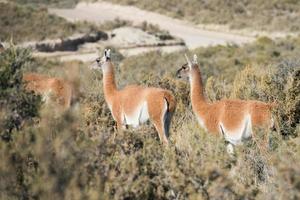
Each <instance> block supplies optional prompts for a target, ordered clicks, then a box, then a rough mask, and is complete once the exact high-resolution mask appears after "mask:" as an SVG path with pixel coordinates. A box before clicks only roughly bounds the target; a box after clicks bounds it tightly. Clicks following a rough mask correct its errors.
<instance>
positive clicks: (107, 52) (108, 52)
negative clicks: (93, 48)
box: [105, 49, 110, 60]
mask: <svg viewBox="0 0 300 200" xmlns="http://www.w3.org/2000/svg"><path fill="white" fill-rule="evenodd" d="M105 57H106V59H107V60H108V59H110V49H108V50H107V51H106V56H105Z"/></svg>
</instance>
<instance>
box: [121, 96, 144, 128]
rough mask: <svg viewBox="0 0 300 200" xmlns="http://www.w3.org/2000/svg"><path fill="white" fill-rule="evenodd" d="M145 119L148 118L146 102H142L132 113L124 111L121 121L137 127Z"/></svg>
mask: <svg viewBox="0 0 300 200" xmlns="http://www.w3.org/2000/svg"><path fill="white" fill-rule="evenodd" d="M147 120H149V112H148V106H147V102H143V103H142V104H141V105H140V106H138V107H137V108H136V110H135V111H134V112H133V113H131V114H127V113H124V120H123V123H124V124H126V125H131V126H133V127H138V126H139V125H140V124H141V123H144V122H146V121H147Z"/></svg>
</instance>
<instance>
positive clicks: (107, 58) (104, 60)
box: [96, 49, 110, 71]
mask: <svg viewBox="0 0 300 200" xmlns="http://www.w3.org/2000/svg"><path fill="white" fill-rule="evenodd" d="M96 62H97V66H98V67H100V68H101V69H102V70H103V71H106V68H107V67H108V65H107V64H108V63H110V49H105V50H104V55H103V56H102V58H100V57H99V58H97V59H96Z"/></svg>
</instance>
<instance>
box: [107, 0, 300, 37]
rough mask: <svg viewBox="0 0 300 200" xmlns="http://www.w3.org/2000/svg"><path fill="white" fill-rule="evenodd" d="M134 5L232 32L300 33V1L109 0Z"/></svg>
mask: <svg viewBox="0 0 300 200" xmlns="http://www.w3.org/2000/svg"><path fill="white" fill-rule="evenodd" d="M109 2H115V3H118V4H120V3H122V4H126V5H133V6H137V7H140V8H142V9H145V10H151V11H155V12H159V13H162V14H167V15H169V16H172V17H176V18H181V19H186V20H188V21H192V22H194V23H200V24H218V25H228V26H230V28H232V29H243V28H250V29H252V30H259V31H260V30H264V31H286V32H289V31H291V32H299V31H300V25H299V21H300V1H297V0H274V1H273V0H272V1H261V0H251V1H239V0H231V1H223V0H210V1H205V0H201V1H198V0H192V1H191V0H183V1H182V0H173V1H160V0H154V1H152V0H151V1H150V0H112V1H111V0H109Z"/></svg>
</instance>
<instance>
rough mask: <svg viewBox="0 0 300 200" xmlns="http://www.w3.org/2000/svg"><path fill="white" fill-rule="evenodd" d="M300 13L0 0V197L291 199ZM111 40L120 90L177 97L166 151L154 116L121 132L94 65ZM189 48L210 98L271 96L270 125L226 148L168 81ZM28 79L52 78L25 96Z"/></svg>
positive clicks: (251, 6) (299, 129) (179, 82)
mask: <svg viewBox="0 0 300 200" xmlns="http://www.w3.org/2000/svg"><path fill="white" fill-rule="evenodd" d="M299 10H300V4H299V1H294V0H276V1H270V2H269V1H268V2H267V1H259V0H253V1H238V0H232V1H221V0H212V1H203V0H201V1H198V0H183V1H179V0H174V1H159V0H152V1H149V0H138V1H137V0H112V1H93V0H82V1H80V0H61V1H57V0H39V1H37V0H12V1H0V27H1V28H0V42H1V44H2V46H1V47H0V136H1V139H0V158H1V163H0V199H100V200H102V199H118V200H119V199H127V200H128V199H149V200H150V199H172V200H173V199H174V200H175V199H182V200H183V199H197V200H198V199H216V200H219V199H226V200H227V199H264V200H265V199H270V200H271V199H272V200H273V199H299V198H300V187H299V185H300V169H299V166H300V137H299V134H300V60H299V55H300V35H299V30H300V24H299V23H298V22H297V20H298V19H300V14H299ZM108 48H109V49H111V60H112V63H113V64H114V67H115V80H116V83H117V85H118V88H120V89H121V88H124V87H125V86H127V85H129V84H139V85H143V86H151V87H160V88H164V89H168V90H170V91H171V92H172V94H174V97H175V99H176V101H177V107H176V111H175V114H174V116H173V119H172V123H171V128H170V137H169V140H170V144H169V145H168V146H166V145H163V144H162V143H161V142H160V140H159V137H158V135H157V133H156V129H155V127H154V126H153V125H152V123H149V122H146V123H145V124H143V125H141V126H139V127H138V128H133V127H130V126H129V127H127V129H126V130H124V131H123V132H118V131H117V129H116V122H115V121H114V119H113V117H112V114H111V112H110V109H109V106H108V105H107V103H106V102H105V99H104V91H103V90H104V89H103V73H102V70H101V68H100V67H97V64H96V59H97V58H99V56H103V54H104V49H108ZM185 54H187V55H188V56H189V57H192V56H193V54H196V55H197V57H198V63H199V69H200V71H201V75H202V81H203V87H204V91H205V96H206V99H207V100H208V101H209V102H215V101H218V100H221V99H242V100H259V101H263V102H266V103H271V104H272V105H274V107H273V109H272V116H273V119H274V127H273V128H272V130H269V131H266V130H260V129H255V134H256V135H255V136H256V137H255V138H254V139H252V140H251V139H250V140H245V141H243V145H238V146H236V147H235V148H234V154H228V153H227V150H226V146H227V144H228V142H227V141H225V139H224V137H222V136H221V137H219V136H216V135H214V134H211V133H209V132H208V131H207V130H205V129H203V128H201V126H200V124H199V123H198V120H197V118H196V116H195V114H194V113H193V111H192V105H191V99H190V85H189V81H187V80H184V79H178V77H177V76H176V72H177V70H178V69H179V68H181V67H182V66H183V65H184V64H185V63H186V60H185V56H184V55H185ZM29 73H36V74H39V75H40V77H48V78H49V79H47V80H55V81H48V82H47V83H49V84H48V85H47V84H37V85H34V86H35V87H40V88H41V90H43V87H51V88H52V90H50V91H48V92H46V93H45V94H41V93H40V92H39V91H29V90H28V89H27V86H28V84H29V83H26V82H24V77H28V75H27V76H26V74H29ZM51 78H52V79H51ZM44 79H45V78H44ZM64 84H65V85H67V87H66V88H71V89H69V90H68V93H67V94H68V95H67V96H68V98H71V106H70V108H67V109H66V110H65V109H62V108H61V107H60V106H59V103H62V99H60V98H57V95H59V94H61V93H60V92H61V91H64V86H63V85H64ZM53 91H60V92H57V93H56V92H53ZM69 91H71V92H69ZM132 98H133V97H132ZM134 98H136V97H134ZM55 99H57V100H55ZM208 114H209V113H208ZM265 135H268V138H269V142H268V148H267V149H263V148H261V146H260V144H261V141H262V140H263V137H264V136H265Z"/></svg>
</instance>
